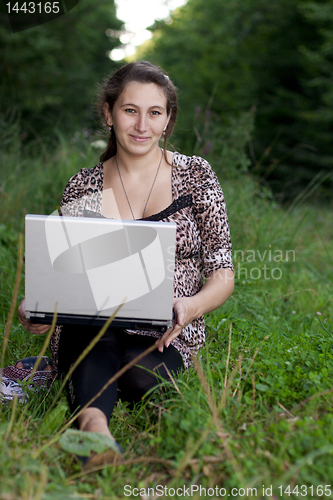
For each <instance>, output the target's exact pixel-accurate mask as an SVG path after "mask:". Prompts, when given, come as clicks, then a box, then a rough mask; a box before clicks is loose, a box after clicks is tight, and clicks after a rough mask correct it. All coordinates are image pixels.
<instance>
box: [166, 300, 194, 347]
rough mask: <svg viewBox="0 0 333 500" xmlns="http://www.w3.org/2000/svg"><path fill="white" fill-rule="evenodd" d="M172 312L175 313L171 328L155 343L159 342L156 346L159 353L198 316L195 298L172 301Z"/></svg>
mask: <svg viewBox="0 0 333 500" xmlns="http://www.w3.org/2000/svg"><path fill="white" fill-rule="evenodd" d="M173 311H174V313H175V320H174V324H173V327H172V328H169V330H167V331H166V332H165V333H164V335H163V336H162V337H161V338H160V339H158V341H157V342H160V341H161V343H160V345H159V346H158V350H159V351H160V352H163V349H164V346H165V347H169V345H170V344H171V342H172V341H173V340H175V338H176V337H178V335H179V334H180V332H181V331H182V329H183V328H185V326H187V325H188V324H189V323H191V322H192V321H193V320H194V319H196V318H198V317H199V316H200V314H199V315H198V311H197V306H196V299H195V297H178V298H176V299H173Z"/></svg>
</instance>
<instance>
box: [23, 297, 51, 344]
mask: <svg viewBox="0 0 333 500" xmlns="http://www.w3.org/2000/svg"><path fill="white" fill-rule="evenodd" d="M17 315H18V319H19V322H20V323H21V325H23V327H24V328H25V329H26V330H28V332H30V333H33V334H34V335H43V334H44V333H46V332H47V331H48V330H49V329H50V327H51V325H39V324H37V323H36V324H35V323H31V321H30V320H29V319H27V317H26V315H25V299H23V300H22V302H21V304H20V305H19V306H18V309H17Z"/></svg>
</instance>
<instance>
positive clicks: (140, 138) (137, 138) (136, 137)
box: [131, 135, 149, 142]
mask: <svg viewBox="0 0 333 500" xmlns="http://www.w3.org/2000/svg"><path fill="white" fill-rule="evenodd" d="M131 138H132V139H133V140H134V141H135V142H146V141H148V140H149V137H144V136H140V135H131Z"/></svg>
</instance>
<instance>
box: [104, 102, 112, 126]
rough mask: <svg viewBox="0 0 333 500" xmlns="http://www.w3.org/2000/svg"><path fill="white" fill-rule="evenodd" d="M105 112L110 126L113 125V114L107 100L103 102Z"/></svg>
mask: <svg viewBox="0 0 333 500" xmlns="http://www.w3.org/2000/svg"><path fill="white" fill-rule="evenodd" d="M103 113H104V116H105V120H106V123H107V124H108V125H109V127H111V126H112V125H113V122H112V114H111V111H110V107H109V104H108V103H107V102H105V103H104V104H103Z"/></svg>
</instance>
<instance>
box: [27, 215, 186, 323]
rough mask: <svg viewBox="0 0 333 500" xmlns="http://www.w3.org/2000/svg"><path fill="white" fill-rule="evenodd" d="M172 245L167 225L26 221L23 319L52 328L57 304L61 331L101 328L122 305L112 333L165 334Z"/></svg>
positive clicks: (169, 319) (51, 219) (172, 226)
mask: <svg viewBox="0 0 333 500" xmlns="http://www.w3.org/2000/svg"><path fill="white" fill-rule="evenodd" d="M175 238H176V224H174V223H168V222H148V221H121V220H115V219H105V218H101V219H96V218H90V217H66V216H64V217H60V216H55V215H50V216H45V215H26V239H25V266H26V269H25V296H26V311H27V316H28V317H30V318H31V320H32V321H33V320H34V318H37V321H39V322H43V320H47V321H45V322H49V321H50V320H51V318H52V315H53V314H52V313H53V312H54V309H55V305H56V303H57V304H58V306H57V307H58V316H59V320H58V324H61V321H62V322H75V318H76V319H80V318H81V320H82V321H81V322H89V320H91V318H95V319H96V318H98V319H99V320H100V321H101V323H102V322H104V321H105V320H106V319H107V318H108V317H109V316H111V315H112V314H113V313H114V311H115V310H116V309H117V307H118V306H119V305H120V304H123V305H122V307H121V309H120V311H119V313H118V315H117V318H118V319H124V322H123V324H120V323H121V321H120V323H119V324H117V326H122V325H123V326H124V327H126V328H136V327H141V328H145V327H147V328H148V327H151V328H154V327H156V328H158V327H160V328H159V329H162V330H164V329H166V328H167V327H170V326H171V325H172V300H173V273H174V261H175ZM82 318H83V319H82ZM150 323H151V325H150V326H149V324H150ZM97 324H98V323H97ZM140 325H141V326H140Z"/></svg>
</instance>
